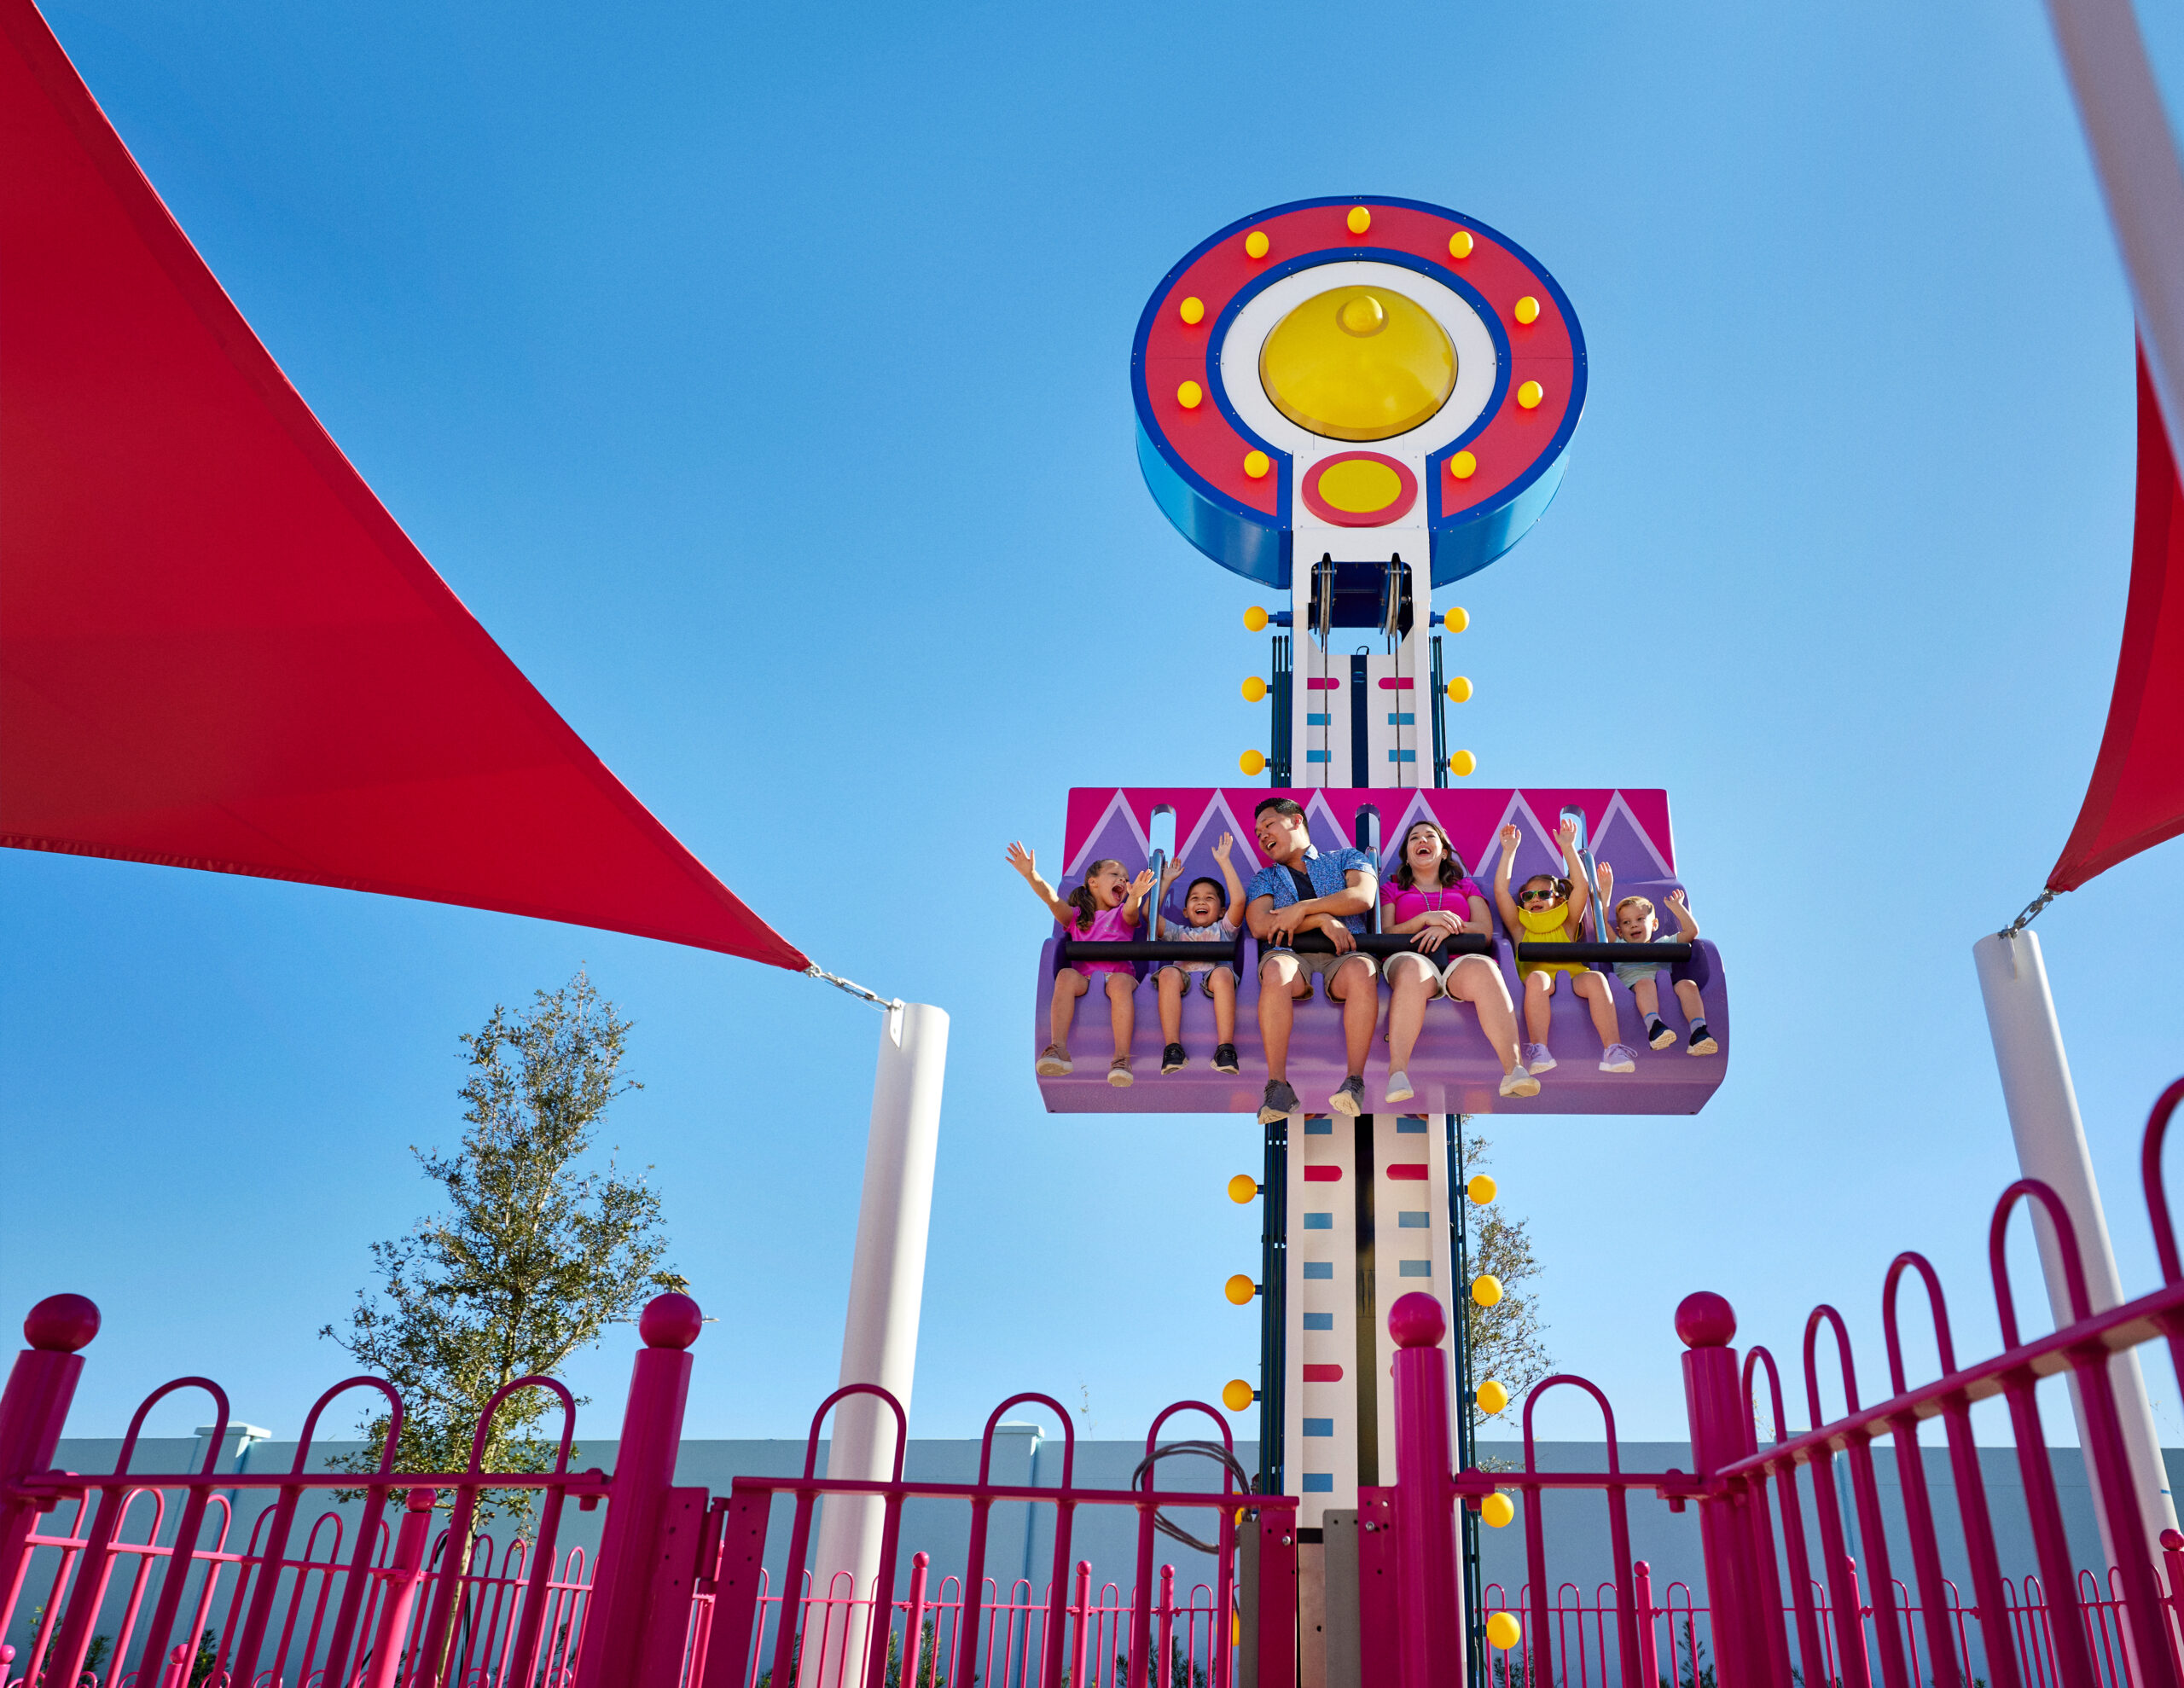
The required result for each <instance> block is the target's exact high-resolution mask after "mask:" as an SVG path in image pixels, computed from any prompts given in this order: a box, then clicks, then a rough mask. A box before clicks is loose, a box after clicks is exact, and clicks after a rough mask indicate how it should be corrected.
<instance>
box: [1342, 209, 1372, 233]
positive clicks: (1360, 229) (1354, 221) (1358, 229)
mask: <svg viewBox="0 0 2184 1688" xmlns="http://www.w3.org/2000/svg"><path fill="white" fill-rule="evenodd" d="M1342 221H1343V226H1344V227H1345V228H1346V229H1349V230H1350V233H1351V234H1353V235H1362V234H1363V233H1364V232H1365V231H1366V230H1367V229H1370V228H1371V227H1372V226H1373V213H1372V212H1369V211H1368V210H1366V209H1365V207H1364V206H1350V215H1349V216H1347V217H1345V218H1343V219H1342Z"/></svg>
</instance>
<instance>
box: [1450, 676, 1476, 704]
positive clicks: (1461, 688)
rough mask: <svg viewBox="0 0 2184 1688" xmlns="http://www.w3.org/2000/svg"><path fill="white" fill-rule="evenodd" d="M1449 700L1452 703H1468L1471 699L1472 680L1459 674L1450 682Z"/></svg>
mask: <svg viewBox="0 0 2184 1688" xmlns="http://www.w3.org/2000/svg"><path fill="white" fill-rule="evenodd" d="M1470 701H1471V682H1470V681H1469V680H1468V679H1467V678H1466V677H1465V676H1462V675H1461V674H1459V675H1458V676H1456V677H1455V679H1454V680H1451V681H1450V682H1449V702H1450V703H1452V704H1467V703H1469V702H1470Z"/></svg>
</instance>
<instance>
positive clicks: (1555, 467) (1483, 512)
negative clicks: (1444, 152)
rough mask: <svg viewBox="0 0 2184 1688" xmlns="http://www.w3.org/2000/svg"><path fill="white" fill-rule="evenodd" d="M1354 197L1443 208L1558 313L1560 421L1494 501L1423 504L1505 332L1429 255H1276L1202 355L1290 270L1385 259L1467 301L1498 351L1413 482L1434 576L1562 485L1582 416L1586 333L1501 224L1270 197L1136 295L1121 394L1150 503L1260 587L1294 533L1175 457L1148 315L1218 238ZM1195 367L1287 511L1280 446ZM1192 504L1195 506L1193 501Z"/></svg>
mask: <svg viewBox="0 0 2184 1688" xmlns="http://www.w3.org/2000/svg"><path fill="white" fill-rule="evenodd" d="M1359 204H1363V205H1378V206H1402V207H1403V208H1404V209H1405V210H1409V211H1419V212H1426V213H1428V214H1430V215H1432V216H1435V217H1445V218H1449V220H1450V221H1452V222H1455V223H1461V224H1463V225H1464V227H1466V228H1467V229H1471V230H1472V231H1473V232H1474V233H1476V234H1479V235H1485V236H1486V237H1488V238H1489V239H1490V240H1492V241H1496V242H1497V243H1498V244H1499V245H1501V246H1502V247H1504V248H1505V249H1506V250H1507V251H1508V252H1510V253H1512V254H1513V256H1515V257H1516V258H1519V259H1521V260H1522V261H1523V262H1524V264H1525V265H1526V266H1527V267H1528V268H1529V269H1530V270H1531V271H1532V273H1533V274H1534V275H1536V276H1538V277H1539V278H1540V281H1541V283H1542V285H1543V286H1544V287H1546V288H1547V290H1548V293H1549V294H1551V295H1552V296H1553V298H1554V303H1555V306H1556V308H1557V309H1558V310H1560V312H1561V313H1562V320H1563V322H1564V323H1565V326H1566V327H1567V328H1568V329H1569V333H1570V347H1571V383H1570V401H1569V404H1568V407H1567V409H1565V411H1564V413H1563V418H1562V422H1561V425H1560V426H1559V427H1558V428H1557V429H1556V430H1555V432H1554V438H1551V439H1550V440H1549V441H1548V444H1547V445H1546V446H1545V448H1544V449H1542V451H1541V452H1540V453H1539V455H1538V456H1537V457H1536V458H1535V459H1534V460H1533V463H1532V466H1531V467H1530V468H1528V469H1527V470H1526V471H1525V473H1523V474H1522V475H1520V476H1519V477H1518V479H1516V480H1514V481H1513V482H1511V483H1510V484H1509V485H1507V486H1506V487H1504V488H1503V489H1502V490H1501V492H1500V493H1498V494H1496V496H1495V499H1494V501H1493V502H1490V503H1487V504H1481V505H1478V506H1475V507H1473V508H1471V509H1468V510H1466V511H1465V512H1463V513H1462V514H1461V515H1459V516H1447V515H1440V514H1435V513H1433V501H1438V497H1439V494H1440V479H1439V471H1440V466H1441V464H1442V462H1443V461H1445V460H1446V459H1447V458H1448V457H1449V455H1452V454H1453V453H1455V452H1457V451H1460V450H1462V449H1463V447H1464V445H1465V444H1466V442H1467V441H1469V440H1471V439H1472V438H1476V437H1477V435H1478V433H1479V432H1480V431H1481V430H1482V429H1484V427H1485V426H1486V425H1487V423H1488V422H1489V421H1491V420H1492V419H1493V417H1494V416H1495V415H1497V414H1498V413H1499V411H1500V409H1501V406H1502V401H1503V399H1504V397H1506V395H1507V389H1508V380H1509V364H1510V357H1511V352H1510V346H1509V342H1508V332H1507V329H1506V328H1504V327H1503V326H1502V322H1501V319H1500V317H1499V316H1497V315H1496V313H1495V312H1494V311H1492V310H1489V309H1488V308H1487V307H1486V303H1485V300H1484V299H1483V298H1482V297H1481V296H1480V295H1479V293H1478V289H1476V288H1475V287H1472V285H1471V284H1470V283H1469V282H1467V281H1465V280H1464V279H1463V278H1462V277H1461V276H1460V275H1458V274H1457V273H1456V272H1455V271H1454V270H1449V269H1448V268H1447V267H1446V266H1445V265H1442V264H1435V263H1434V262H1432V260H1431V259H1427V258H1419V257H1417V256H1415V255H1414V254H1412V253H1409V252H1390V251H1388V250H1386V249H1385V248H1384V247H1325V248H1321V249H1320V250H1318V251H1316V252H1309V253H1305V254H1304V255H1302V256H1300V257H1298V258H1286V259H1284V260H1283V261H1282V262H1281V263H1280V264H1276V265H1275V266H1274V267H1273V268H1272V269H1270V270H1268V272H1267V273H1266V274H1265V275H1264V276H1260V277H1258V279H1256V280H1255V281H1251V282H1247V283H1246V285H1245V287H1243V288H1241V289H1240V290H1239V292H1238V293H1236V295H1235V296H1234V298H1233V299H1230V300H1229V304H1228V305H1227V306H1226V307H1225V308H1224V309H1223V311H1222V313H1221V315H1220V316H1219V317H1218V318H1217V320H1216V322H1215V324H1214V330H1213V331H1212V332H1210V333H1209V334H1207V336H1206V347H1207V350H1208V351H1209V353H1210V352H1211V349H1212V348H1213V347H1214V346H1215V345H1218V344H1219V343H1220V341H1221V339H1222V337H1223V334H1225V332H1226V330H1227V328H1228V326H1229V322H1230V321H1231V319H1232V318H1233V317H1234V314H1235V312H1236V311H1237V310H1239V309H1240V308H1241V306H1242V305H1243V304H1244V303H1245V302H1246V300H1248V299H1251V298H1252V297H1253V296H1255V295H1256V294H1257V293H1259V292H1260V291H1261V290H1262V289H1263V288H1264V287H1266V286H1268V285H1269V283H1270V282H1272V281H1275V280H1277V279H1279V278H1280V277H1281V276H1287V275H1294V274H1295V273H1296V272H1297V271H1298V270H1304V269H1311V268H1316V267H1317V266H1319V265H1321V264H1333V263H1342V262H1345V261H1348V260H1351V259H1362V260H1365V261H1368V262H1373V263H1382V264H1394V265H1397V266H1399V267H1401V268H1403V269H1407V270H1413V271H1414V272H1416V273H1417V274H1420V275H1424V276H1432V278H1433V279H1435V280H1436V281H1442V282H1443V283H1444V284H1445V285H1447V286H1449V287H1450V288H1451V289H1452V290H1453V291H1455V292H1457V293H1461V294H1462V295H1463V296H1464V297H1465V298H1466V299H1469V300H1470V301H1471V302H1472V305H1473V306H1474V308H1476V309H1477V310H1478V314H1479V316H1480V318H1481V320H1483V321H1484V322H1485V323H1486V324H1487V325H1488V330H1489V332H1490V334H1492V335H1493V336H1494V339H1495V351H1496V370H1495V389H1494V392H1493V394H1492V396H1491V397H1490V400H1489V402H1488V403H1487V405H1486V407H1485V408H1484V409H1482V410H1481V411H1480V412H1479V414H1478V417H1477V418H1475V419H1474V420H1473V421H1472V425H1471V426H1470V427H1468V428H1467V429H1466V430H1465V432H1463V433H1462V434H1461V435H1459V436H1458V437H1457V438H1455V439H1453V440H1451V441H1450V442H1449V444H1447V445H1446V446H1444V447H1443V448H1442V449H1441V450H1438V451H1437V452H1435V453H1434V454H1433V455H1432V456H1430V457H1429V458H1428V459H1427V460H1426V472H1427V474H1428V476H1429V477H1430V479H1429V480H1428V483H1427V484H1426V486H1425V487H1423V488H1421V489H1420V491H1421V492H1422V493H1423V494H1424V495H1425V496H1426V498H1427V500H1428V501H1429V502H1428V503H1427V506H1426V508H1427V512H1428V529H1429V531H1430V533H1431V536H1432V548H1433V571H1432V580H1433V584H1434V585H1436V586H1446V585H1448V584H1449V583H1451V582H1453V581H1456V580H1460V579H1461V578H1462V577H1464V576H1466V575H1468V574H1474V573H1476V572H1477V571H1478V570H1480V569H1483V568H1484V567H1485V566H1487V565H1488V564H1489V563H1491V562H1493V561H1494V560H1496V558H1497V557H1500V556H1501V555H1502V554H1504V553H1505V552H1507V550H1508V549H1509V548H1510V547H1511V546H1513V545H1514V544H1515V543H1516V542H1517V541H1518V540H1519V539H1521V538H1522V537H1524V536H1525V533H1526V532H1527V531H1529V530H1530V529H1531V526H1532V525H1533V524H1534V523H1535V522H1536V521H1537V520H1538V519H1540V517H1541V515H1542V514H1543V513H1545V511H1546V509H1547V507H1548V505H1549V504H1550V503H1552V502H1554V495H1555V492H1556V491H1557V490H1559V489H1560V486H1561V484H1562V471H1563V467H1564V458H1565V454H1566V452H1567V451H1568V449H1569V444H1570V440H1571V436H1572V435H1573V434H1575V433H1576V432H1577V421H1578V419H1579V417H1581V416H1582V415H1583V414H1584V408H1585V397H1586V389H1587V386H1588V381H1587V371H1586V363H1587V360H1586V353H1585V332H1584V329H1583V326H1582V325H1581V324H1580V323H1579V322H1578V320H1577V311H1576V310H1575V309H1574V308H1573V307H1572V306H1571V303H1570V296H1569V295H1568V294H1567V293H1565V292H1564V291H1563V289H1562V284H1561V283H1560V281H1556V280H1555V279H1554V275H1553V274H1552V273H1551V272H1550V271H1549V270H1548V269H1547V267H1546V266H1545V265H1544V264H1541V263H1540V262H1539V260H1538V259H1536V258H1534V257H1533V256H1532V255H1531V252H1528V251H1526V250H1525V247H1521V246H1519V244H1518V243H1517V242H1516V241H1513V240H1511V239H1509V238H1508V237H1507V235H1504V234H1502V231H1501V230H1500V229H1496V228H1494V227H1493V226H1492V225H1490V224H1489V223H1482V222H1480V221H1479V220H1478V218H1473V217H1470V216H1467V215H1466V214H1465V213H1463V212H1459V211H1454V210H1451V209H1450V208H1449V206H1440V205H1435V204H1433V203H1432V202H1431V201H1429V200H1407V199H1397V198H1395V197H1392V196H1391V195H1386V194H1375V195H1367V196H1363V197H1362V198H1361V197H1357V196H1351V195H1335V196H1331V197H1327V198H1321V199H1310V200H1289V201H1287V203H1285V204H1282V205H1278V206H1269V207H1267V208H1266V209H1265V210H1263V211H1260V212H1255V213H1253V214H1252V216H1249V217H1244V218H1237V219H1236V220H1235V221H1234V222H1233V223H1229V224H1228V225H1227V226H1226V227H1225V228H1223V229H1219V230H1217V231H1216V232H1215V233H1214V234H1211V235H1208V236H1207V237H1206V238H1205V240H1203V241H1199V243H1198V245H1196V246H1194V247H1192V248H1191V249H1190V251H1189V252H1186V253H1185V254H1184V255H1183V256H1182V258H1179V259H1178V260H1177V261H1176V263H1175V264H1171V265H1170V267H1169V269H1168V271H1167V273H1166V274H1165V276H1162V277H1161V278H1160V282H1159V286H1158V287H1155V288H1154V289H1153V293H1151V295H1150V296H1149V297H1148V298H1147V299H1146V302H1145V308H1144V310H1141V312H1140V313H1139V314H1138V319H1137V332H1136V334H1135V335H1134V336H1133V337H1132V339H1131V342H1130V395H1131V399H1132V402H1133V405H1134V408H1135V409H1136V420H1137V436H1138V462H1139V465H1140V467H1141V468H1142V469H1143V471H1144V473H1145V478H1146V485H1147V489H1148V490H1150V491H1151V492H1152V494H1153V502H1155V503H1157V504H1159V506H1160V508H1161V510H1162V512H1163V513H1165V515H1166V516H1167V517H1168V519H1169V520H1170V522H1171V523H1173V524H1174V525H1175V526H1176V529H1177V531H1180V532H1181V533H1182V535H1183V537H1185V538H1187V539H1188V540H1189V541H1190V542H1191V543H1192V544H1193V545H1194V546H1196V547H1197V548H1199V550H1200V551H1202V552H1204V553H1205V554H1206V555H1207V556H1208V557H1210V558H1211V559H1212V560H1214V561H1215V562H1217V563H1219V564H1220V565H1222V566H1223V567H1224V568H1228V569H1231V570H1234V571H1235V572H1236V573H1238V574H1240V575H1243V576H1245V577H1246V578H1248V579H1252V580H1257V581H1259V582H1261V583H1264V584H1266V585H1269V586H1275V587H1280V588H1285V589H1286V588H1287V587H1288V585H1289V584H1290V571H1291V557H1290V554H1291V546H1292V537H1291V533H1290V531H1289V529H1288V528H1287V526H1286V525H1280V524H1279V523H1278V522H1277V523H1275V524H1272V525H1270V524H1269V522H1268V520H1267V518H1266V516H1265V514H1264V513H1263V512H1262V511H1259V510H1256V509H1253V508H1251V507H1250V506H1248V505H1246V504H1243V503H1240V502H1238V501H1237V500H1235V499H1234V498H1232V497H1230V496H1229V495H1228V494H1227V493H1225V492H1223V491H1222V490H1220V489H1219V488H1218V487H1216V486H1214V485H1213V484H1211V482H1209V481H1207V480H1206V479H1205V477H1204V476H1202V475H1200V474H1199V473H1198V472H1197V471H1196V470H1195V469H1194V468H1192V467H1190V465H1189V464H1188V463H1187V462H1185V461H1183V459H1182V455H1180V454H1179V453H1177V452H1176V450H1175V449H1174V448H1173V447H1172V446H1171V445H1170V443H1169V441H1168V439H1167V438H1166V436H1165V434H1164V433H1163V432H1161V431H1160V430H1159V428H1158V427H1157V426H1155V425H1154V423H1153V407H1152V398H1151V395H1150V393H1149V392H1148V391H1147V386H1146V382H1145V347H1146V343H1147V340H1148V339H1150V338H1151V336H1152V333H1153V322H1155V321H1156V320H1158V318H1157V313H1158V311H1159V307H1160V303H1161V301H1162V300H1163V299H1165V298H1166V297H1167V296H1168V294H1169V293H1170V292H1171V291H1172V290H1173V289H1174V287H1175V285H1176V281H1177V279H1178V278H1179V277H1180V276H1182V272H1183V271H1184V270H1188V269H1189V268H1190V266H1191V265H1192V264H1195V263H1196V262H1197V261H1198V260H1199V258H1201V257H1203V256H1204V255H1205V253H1206V252H1208V251H1210V250H1211V248H1213V247H1217V246H1218V245H1220V243H1221V242H1222V241H1226V240H1229V239H1230V238H1231V237H1233V236H1234V235H1237V234H1239V233H1240V232H1243V231H1246V230H1248V229H1251V228H1252V227H1253V226H1254V225H1256V224H1258V223H1263V222H1265V221H1266V220H1267V219H1268V218H1274V217H1281V216H1285V215H1287V213H1289V212H1295V211H1311V210H1316V209H1319V208H1321V207H1324V206H1350V205H1359ZM1203 385H1204V386H1205V390H1206V391H1207V392H1209V393H1211V394H1212V395H1213V397H1214V401H1215V403H1217V404H1218V405H1219V406H1220V407H1221V412H1222V415H1223V417H1224V419H1225V420H1227V421H1228V422H1229V426H1231V427H1233V428H1234V429H1235V430H1236V431H1237V432H1238V433H1240V435H1242V436H1243V437H1244V438H1246V439H1249V440H1252V442H1254V443H1255V444H1257V445H1258V449H1259V450H1262V451H1264V452H1265V453H1266V454H1267V455H1269V457H1271V458H1272V459H1273V460H1274V461H1275V467H1276V473H1278V475H1279V477H1280V480H1279V484H1278V485H1277V489H1276V492H1277V496H1278V497H1279V499H1280V501H1281V507H1282V508H1294V504H1293V497H1292V487H1291V484H1290V481H1291V476H1292V473H1293V465H1292V460H1291V457H1290V455H1289V454H1288V453H1287V452H1286V451H1283V450H1280V449H1278V448H1277V447H1275V446H1274V445H1273V444H1270V443H1269V442H1268V441H1265V440H1263V439H1260V438H1259V437H1258V435H1257V434H1256V433H1255V432H1252V430H1251V429H1249V428H1247V427H1246V426H1244V424H1243V421H1242V419H1241V418H1240V417H1239V416H1238V415H1236V414H1235V412H1234V409H1232V408H1231V407H1230V405H1229V400H1228V395H1227V394H1226V393H1225V392H1223V390H1222V386H1221V383H1220V381H1219V380H1217V379H1216V377H1215V375H1214V373H1213V368H1212V364H1211V357H1209V358H1208V360H1207V364H1206V368H1205V381H1204V383H1203ZM1193 505H1195V506H1196V507H1197V508H1191V507H1192V506H1193ZM1185 512H1187V513H1185Z"/></svg>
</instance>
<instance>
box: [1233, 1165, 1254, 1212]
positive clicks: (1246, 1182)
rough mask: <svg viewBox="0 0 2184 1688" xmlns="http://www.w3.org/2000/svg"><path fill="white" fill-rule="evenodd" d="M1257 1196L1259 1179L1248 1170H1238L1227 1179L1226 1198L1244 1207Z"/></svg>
mask: <svg viewBox="0 0 2184 1688" xmlns="http://www.w3.org/2000/svg"><path fill="white" fill-rule="evenodd" d="M1258 1198H1259V1181H1258V1179H1256V1178H1254V1177H1252V1175H1251V1174H1250V1173H1248V1172H1240V1173H1238V1174H1237V1175H1235V1176H1234V1178H1232V1179H1230V1180H1229V1200H1230V1201H1232V1202H1234V1203H1235V1204H1236V1205H1237V1206H1238V1207H1244V1206H1246V1205H1248V1204H1251V1203H1252V1202H1256V1201H1257V1200H1258Z"/></svg>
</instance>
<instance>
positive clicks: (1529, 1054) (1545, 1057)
mask: <svg viewBox="0 0 2184 1688" xmlns="http://www.w3.org/2000/svg"><path fill="white" fill-rule="evenodd" d="M1518 1064H1519V1066H1525V1067H1530V1068H1531V1070H1533V1071H1534V1072H1536V1073H1542V1072H1553V1071H1554V1065H1555V1062H1554V1056H1552V1055H1550V1054H1548V1052H1547V1045H1545V1044H1544V1043H1535V1044H1533V1045H1532V1046H1531V1047H1530V1048H1528V1049H1526V1050H1525V1059H1523V1060H1522V1061H1520V1062H1519V1063H1518Z"/></svg>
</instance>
